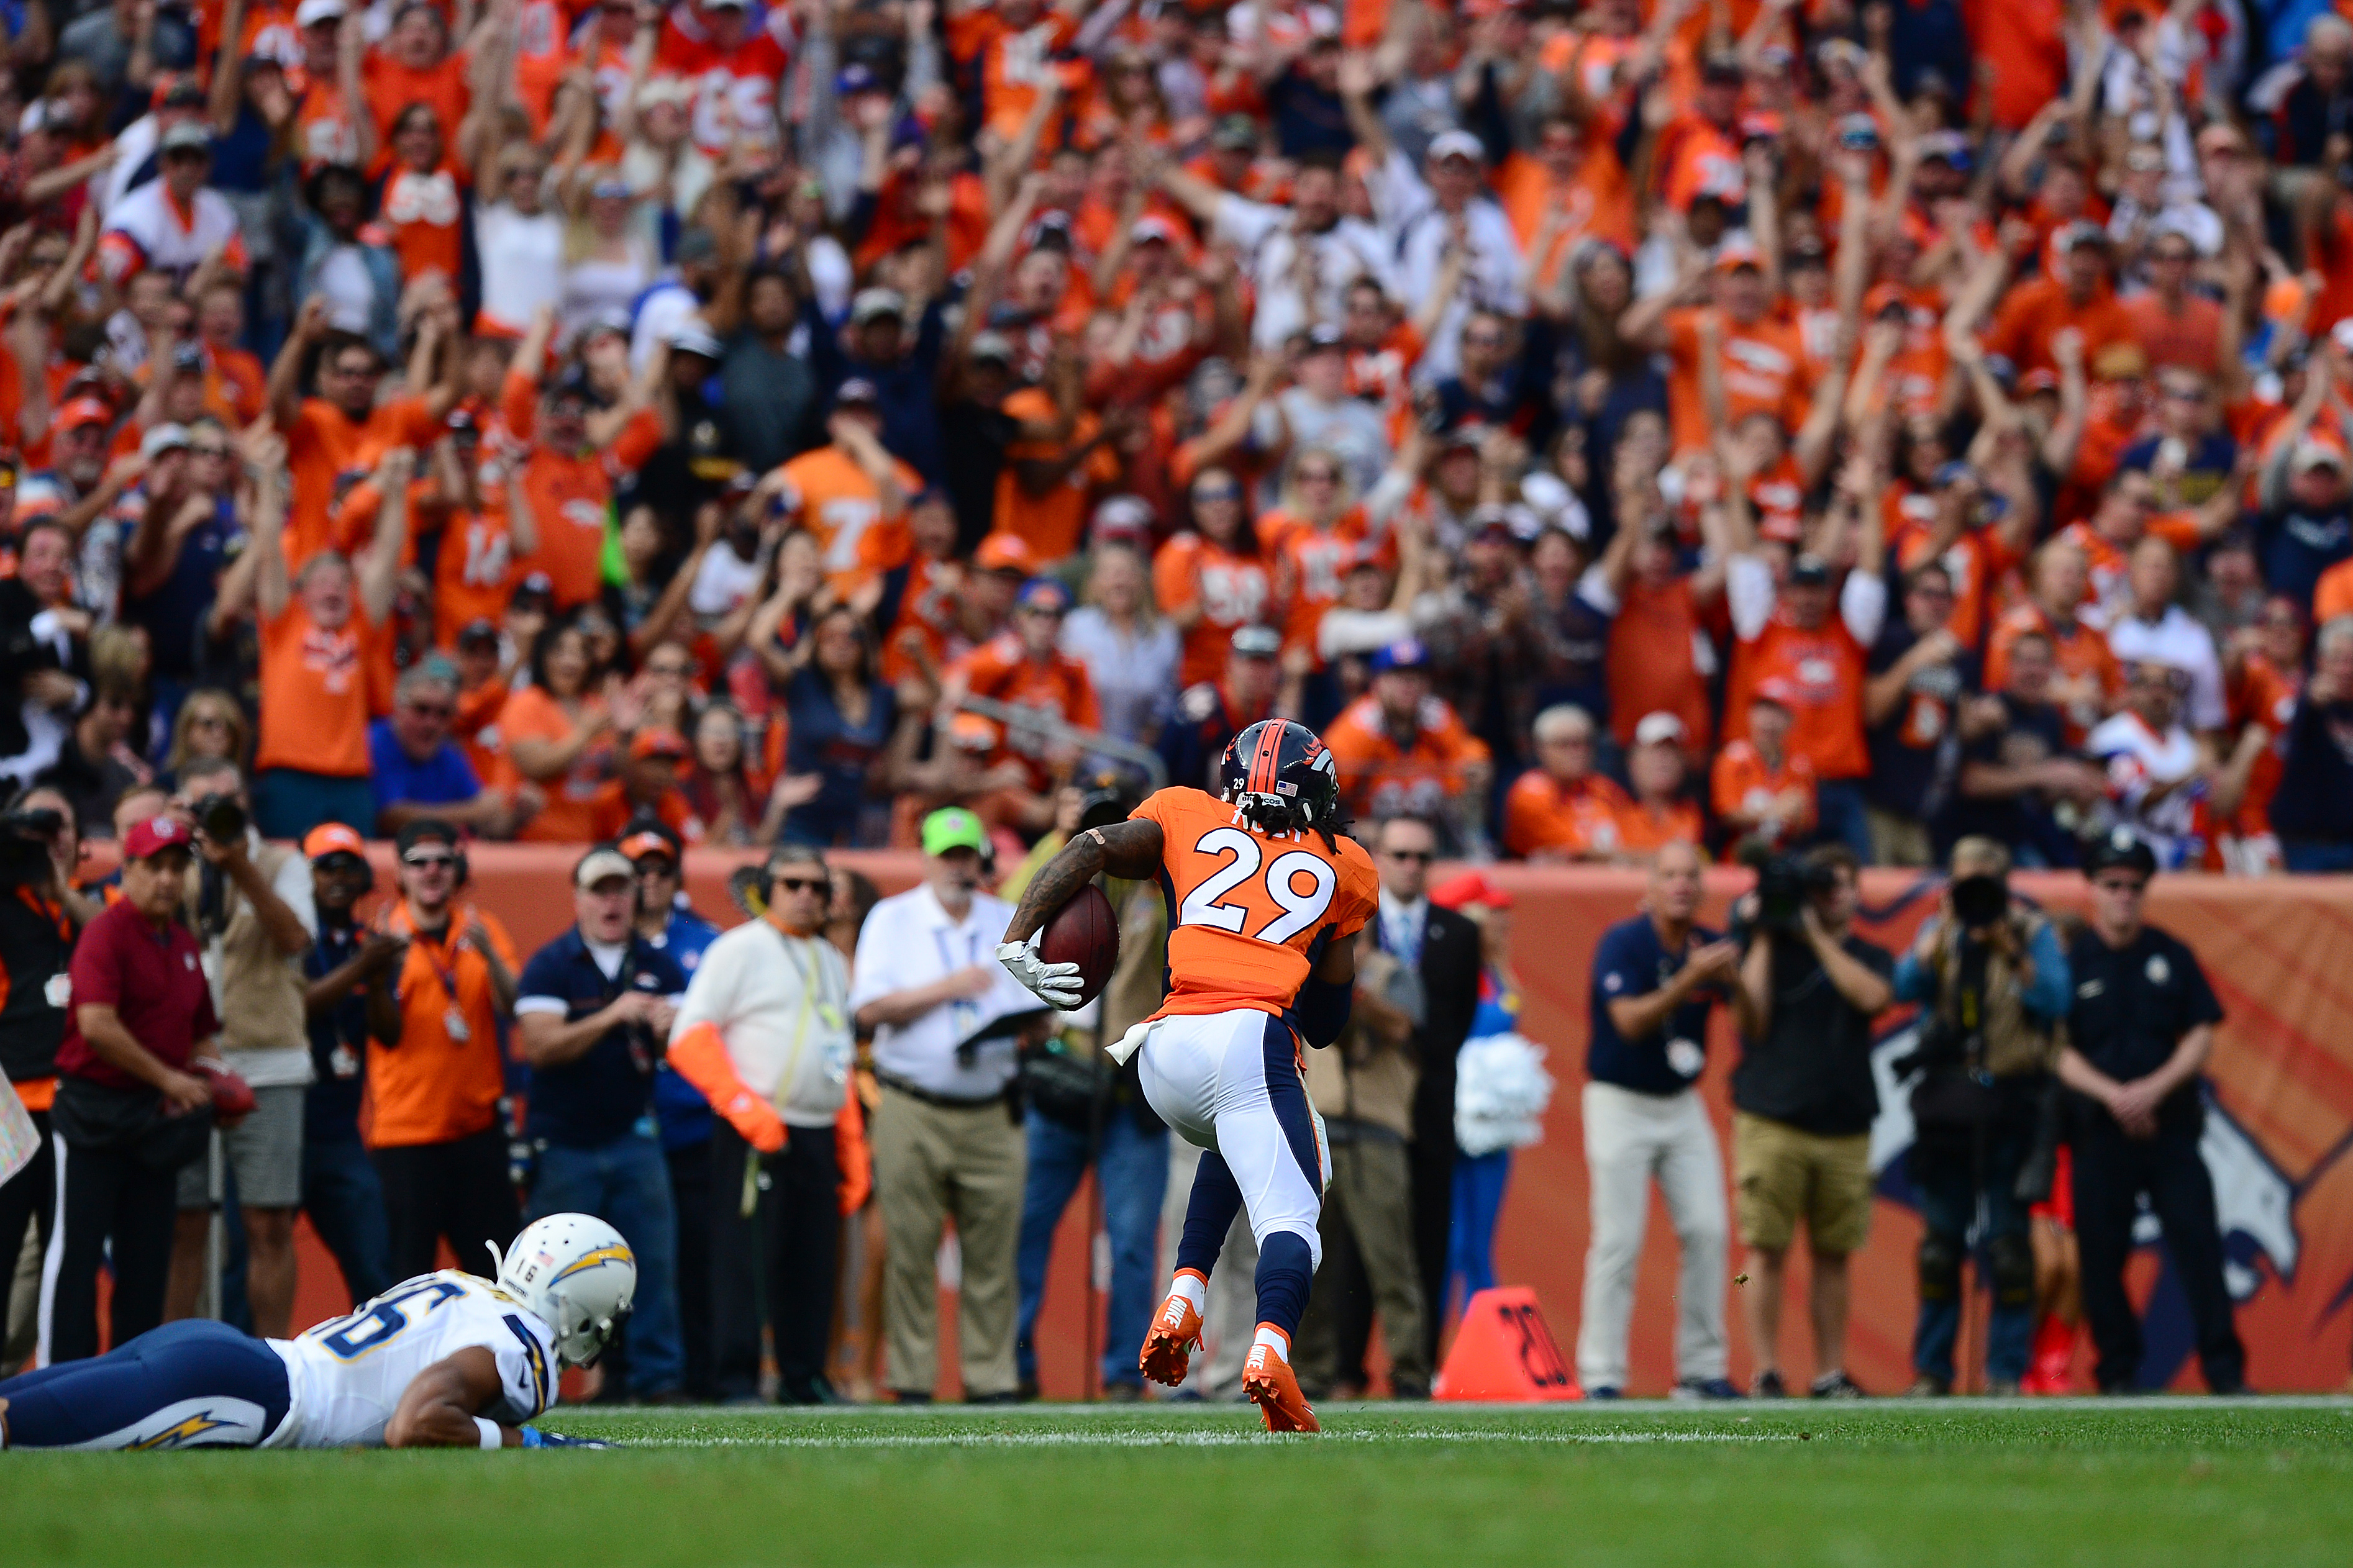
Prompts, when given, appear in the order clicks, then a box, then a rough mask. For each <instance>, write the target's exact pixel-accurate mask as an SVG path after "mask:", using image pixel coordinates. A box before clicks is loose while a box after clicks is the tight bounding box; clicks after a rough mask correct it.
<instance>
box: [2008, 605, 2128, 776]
mask: <svg viewBox="0 0 2353 1568" xmlns="http://www.w3.org/2000/svg"><path fill="white" fill-rule="evenodd" d="M2028 632H2040V633H2041V634H2042V636H2043V637H2047V638H2049V639H2050V642H2051V650H2052V662H2053V664H2054V665H2055V666H2056V667H2057V671H2058V675H2059V678H2060V679H2062V680H2064V681H2068V682H2071V683H2084V684H2085V685H2086V687H2087V695H2086V696H2085V697H2084V699H2083V700H2078V701H2063V702H2061V703H2060V704H2059V711H2060V715H2061V717H2062V718H2063V720H2064V721H2065V723H2066V731H2065V732H2066V737H2067V743H2068V744H2069V745H2070V746H2080V745H2082V744H2083V743H2084V736H2086V735H2088V734H2090V733H2091V732H2092V728H2093V726H2094V725H2095V724H2097V723H2098V722H2099V721H2101V720H2102V719H2104V718H2105V717H2106V716H2107V713H2108V710H2110V709H2112V708H2114V707H2115V706H2116V699H2117V698H2118V697H2120V696H2122V695H2123V693H2124V689H2125V671H2124V666H2123V665H2121V664H2119V663H2118V662H2117V661H2116V650H2115V649H2113V648H2111V647H2108V639H2107V638H2106V637H2103V636H2101V635H2100V633H2098V632H2096V631H2094V630H2093V629H2092V628H2091V627H2090V626H2085V625H2084V623H2083V622H2081V621H2071V622H2069V623H2068V624H2067V626H2066V627H2065V628H2064V629H2061V628H2060V627H2058V626H2052V624H2051V617H2050V616H2046V615H2044V614H2043V613H2042V608H2041V607H2040V606H2039V605H2033V604H2031V603H2028V604H2021V605H2012V606H2011V607H2010V609H2009V610H2008V611H2007V612H2006V613H2005V614H2004V615H2003V616H2001V618H2000V620H1997V621H1996V622H1995V623H1994V627H1993V636H1992V637H1990V638H1989V639H1988V642H1987V647H1986V665H1985V689H1987V690H1988V691H2000V690H2001V689H2004V688H2006V687H2007V686H2008V685H2009V684H2010V648H2011V647H2013V646H2014V645H2015V644H2016V643H2017V641H2018V639H2019V638H2020V637H2022V636H2024V635H2025V634H2026V633H2028Z"/></svg>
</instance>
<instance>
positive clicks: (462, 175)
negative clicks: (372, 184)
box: [377, 158, 468, 284]
mask: <svg viewBox="0 0 2353 1568" xmlns="http://www.w3.org/2000/svg"><path fill="white" fill-rule="evenodd" d="M467 184H468V182H467V179H466V172H465V171H464V170H463V169H461V168H459V166H458V165H457V164H456V163H451V162H450V161H449V160H448V159H447V158H444V159H443V160H442V161H441V165H440V167H438V168H435V169H412V168H410V167H408V166H407V165H406V163H393V164H391V165H389V172H388V173H386V174H385V179H384V202H383V205H381V206H380V207H379V208H378V210H377V220H378V221H379V222H381V223H382V224H383V225H384V226H385V227H386V228H389V229H390V230H391V231H392V248H393V252H394V254H395V255H396V256H398V257H399V258H400V276H401V279H402V281H404V282H414V281H415V280H416V279H418V278H421V277H423V276H424V275H425V274H426V273H427V272H438V273H440V274H441V275H442V276H443V277H444V278H447V279H449V280H450V282H451V283H453V284H454V283H455V282H456V281H457V280H458V265H459V257H460V255H461V253H462V251H463V249H464V242H463V240H462V239H461V238H460V237H459V231H458V225H459V223H460V222H461V221H463V219H464V218H465V216H466V199H465V187H466V185H467Z"/></svg>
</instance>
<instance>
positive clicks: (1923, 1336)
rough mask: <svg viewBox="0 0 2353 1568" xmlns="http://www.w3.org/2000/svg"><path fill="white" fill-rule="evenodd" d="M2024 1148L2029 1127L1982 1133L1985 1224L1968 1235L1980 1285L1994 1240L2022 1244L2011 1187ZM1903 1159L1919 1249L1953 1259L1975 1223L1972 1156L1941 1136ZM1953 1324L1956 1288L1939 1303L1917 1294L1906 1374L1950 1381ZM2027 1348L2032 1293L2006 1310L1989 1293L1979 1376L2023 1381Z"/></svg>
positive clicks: (2021, 1221)
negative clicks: (1934, 1245)
mask: <svg viewBox="0 0 2353 1568" xmlns="http://www.w3.org/2000/svg"><path fill="white" fill-rule="evenodd" d="M2032 1143H2033V1133H2032V1130H2031V1129H2027V1128H2019V1127H2014V1126H2006V1125H2004V1124H2003V1123H2001V1122H1996V1123H1995V1124H1994V1125H1993V1126H1992V1127H1991V1128H1989V1129H1988V1130H1987V1131H1986V1133H1985V1148H1984V1153H1983V1156H1982V1180H1983V1182H1984V1184H1985V1198H1986V1226H1985V1231H1984V1233H1983V1234H1982V1235H1980V1236H1978V1237H1977V1238H1976V1240H1977V1253H1978V1279H1979V1282H1980V1284H1982V1283H1983V1282H1984V1280H1985V1279H1988V1278H1989V1277H1990V1275H1991V1273H1992V1268H1991V1265H1990V1262H1989V1254H1990V1252H1991V1249H1992V1247H1994V1245H1995V1244H1996V1243H1997V1242H1998V1241H2000V1242H2002V1243H2004V1244H2005V1245H2007V1246H2009V1247H2020V1248H2024V1247H2030V1243H2029V1241H2028V1235H2029V1230H2030V1226H2029V1223H2028V1219H2027V1214H2026V1205H2024V1204H2021V1203H2020V1202H2019V1201H2018V1197H2017V1186H2018V1171H2019V1167H2020V1166H2021V1165H2023V1164H2025V1163H2026V1157H2027V1155H2028V1153H2029V1152H2031V1147H2032ZM1908 1159H1909V1170H1910V1173H1911V1176H1912V1184H1913V1186H1914V1188H1915V1190H1916V1191H1917V1193H1918V1194H1919V1199H1920V1223H1921V1224H1922V1225H1923V1226H1926V1228H1927V1231H1928V1236H1927V1237H1926V1239H1924V1241H1923V1243H1922V1245H1923V1246H1924V1247H1925V1246H1926V1245H1928V1243H1929V1242H1932V1241H1942V1242H1943V1243H1945V1244H1946V1245H1947V1246H1948V1247H1951V1248H1952V1250H1953V1252H1954V1254H1955V1255H1957V1254H1958V1253H1959V1252H1960V1250H1961V1249H1962V1248H1963V1247H1965V1246H1967V1245H1968V1235H1969V1227H1970V1226H1973V1225H1975V1224H1976V1223H1977V1215H1978V1198H1977V1194H1978V1181H1979V1180H1980V1174H1979V1165H1980V1157H1979V1156H1978V1154H1977V1153H1976V1152H1973V1151H1972V1150H1971V1148H1970V1147H1969V1145H1968V1142H1966V1141H1965V1140H1959V1139H1945V1140H1939V1141H1936V1142H1918V1143H1915V1144H1914V1145H1913V1146H1912V1152H1911V1154H1910V1155H1909V1156H1908ZM2030 1256H2031V1254H2030ZM1960 1327H1961V1295H1960V1292H1959V1291H1957V1290H1955V1291H1953V1292H1951V1293H1950V1294H1949V1295H1948V1296H1947V1298H1946V1299H1944V1300H1926V1297H1925V1296H1924V1298H1923V1299H1922V1300H1921V1302H1920V1316H1919V1320H1918V1321H1917V1322H1916V1323H1915V1325H1914V1327H1913V1331H1912V1366H1913V1370H1914V1371H1915V1372H1921V1373H1926V1374H1928V1375H1929V1376H1931V1377H1937V1378H1942V1379H1943V1380H1944V1381H1945V1382H1947V1383H1948V1384H1949V1383H1951V1382H1952V1381H1953V1374H1954V1373H1953V1345H1954V1342H1955V1341H1956V1340H1957V1339H1958V1338H1959V1336H1960ZM2033 1344H2034V1300H2033V1293H2032V1292H2031V1290H2030V1291H2028V1292H2027V1295H2026V1300H2024V1301H2023V1303H2021V1304H2017V1305H2012V1306H2007V1307H2006V1306H2004V1305H2002V1301H2001V1297H2000V1294H1999V1293H1996V1294H1995V1295H1994V1297H1993V1312H1992V1316H1991V1321H1990V1322H1989V1324H1988V1327H1987V1330H1986V1346H1985V1369H1986V1377H1987V1379H1988V1380H1989V1381H1997V1382H2009V1383H2015V1382H2017V1381H2018V1380H2019V1379H2020V1378H2021V1377H2023V1376H2025V1375H2026V1363H2027V1358H2028V1356H2029V1354H2030V1353H2031V1351H2032V1349H2033Z"/></svg>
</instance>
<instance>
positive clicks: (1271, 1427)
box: [1242, 1323, 1324, 1432]
mask: <svg viewBox="0 0 2353 1568" xmlns="http://www.w3.org/2000/svg"><path fill="white" fill-rule="evenodd" d="M1242 1392H1243V1393H1244V1394H1248V1395H1249V1396H1250V1403H1251V1404H1252V1405H1257V1406H1258V1413H1259V1415H1261V1416H1262V1417H1264V1418H1265V1421H1266V1429H1267V1430H1268V1431H1270V1432H1321V1431H1322V1430H1324V1424H1323V1423H1322V1422H1320V1421H1318V1420H1316V1419H1315V1412H1314V1409H1312V1408H1311V1407H1310V1406H1309V1405H1308V1403H1307V1396H1306V1395H1305V1394H1302V1393H1300V1392H1299V1379H1298V1378H1296V1377H1294V1376H1293V1375H1292V1372H1291V1336H1290V1335H1288V1334H1286V1333H1284V1332H1283V1331H1282V1330H1281V1329H1278V1328H1276V1327H1275V1326H1274V1325H1273V1324H1272V1323H1261V1324H1260V1325H1259V1326H1258V1338H1257V1340H1256V1341H1255V1342H1252V1344H1251V1345H1250V1360H1249V1361H1247V1362H1246V1363H1243V1365H1242Z"/></svg>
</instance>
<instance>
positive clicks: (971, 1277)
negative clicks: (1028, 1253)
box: [872, 1085, 1029, 1399]
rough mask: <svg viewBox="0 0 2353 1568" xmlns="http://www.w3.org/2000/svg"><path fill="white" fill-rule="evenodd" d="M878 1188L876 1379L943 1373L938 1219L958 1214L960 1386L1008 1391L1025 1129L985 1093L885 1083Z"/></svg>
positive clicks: (977, 1394) (924, 1389)
mask: <svg viewBox="0 0 2353 1568" xmlns="http://www.w3.org/2000/svg"><path fill="white" fill-rule="evenodd" d="M872 1136H873V1144H874V1196H875V1201H876V1202H877V1203H879V1204H881V1207H882V1245H883V1264H882V1326H883V1332H884V1335H885V1343H886V1345H887V1354H886V1356H885V1359H884V1363H883V1371H882V1375H883V1381H884V1382H885V1383H887V1384H890V1386H891V1387H892V1388H895V1389H899V1390H902V1391H903V1392H905V1393H909V1394H929V1393H930V1392H931V1391H932V1386H933V1384H934V1383H936V1382H937V1381H938V1378H939V1328H940V1323H939V1274H938V1264H937V1259H938V1257H939V1249H940V1227H941V1225H942V1223H943V1221H944V1220H945V1219H946V1218H947V1217H949V1216H951V1215H953V1216H954V1217H955V1227H956V1244H957V1247H958V1250H959V1252H960V1253H961V1254H962V1257H963V1276H962V1279H961V1282H960V1284H959V1285H958V1287H957V1291H956V1318H957V1335H956V1338H957V1345H958V1351H959V1352H960V1360H961V1362H962V1364H963V1369H964V1396H965V1398H966V1399H977V1398H983V1397H986V1396H987V1395H989V1394H1010V1393H1012V1392H1013V1390H1014V1388H1015V1386H1016V1384H1017V1377H1016V1374H1015V1372H1014V1363H1013V1322H1014V1308H1015V1306H1016V1305H1017V1300H1016V1295H1015V1290H1014V1269H1013V1258H1014V1248H1015V1247H1016V1245H1017V1244H1018V1242H1019V1240H1020V1237H1021V1193H1022V1185H1023V1182H1024V1180H1025V1178H1026V1176H1027V1173H1028V1164H1029V1161H1028V1158H1027V1143H1026V1141H1025V1140H1024V1139H1023V1137H1022V1133H1021V1129H1020V1128H1018V1127H1017V1126H1015V1125H1014V1123H1013V1122H1012V1121H1011V1120H1010V1119H1009V1118H1008V1117H1007V1116H1006V1114H1005V1107H1004V1106H1003V1105H1002V1104H998V1103H995V1102H992V1103H990V1104H987V1105H980V1106H974V1107H972V1108H970V1109H968V1110H967V1109H955V1110H951V1109H949V1108H947V1107H944V1106H937V1105H927V1104H925V1103H924V1102H923V1101H922V1100H917V1099H915V1098H914V1097H913V1095H909V1094H902V1093H901V1092H900V1091H899V1090H897V1089H892V1088H890V1087H888V1086H887V1085H886V1086H885V1087H884V1088H883V1090H882V1101H881V1104H880V1105H879V1106H877V1107H876V1108H875V1111H874V1127H873V1134H872Z"/></svg>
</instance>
